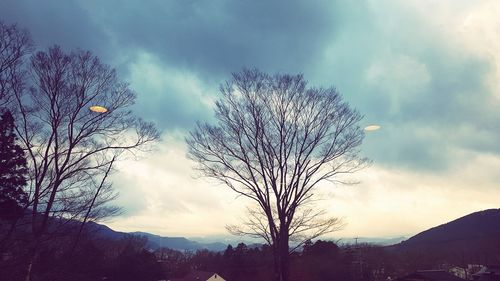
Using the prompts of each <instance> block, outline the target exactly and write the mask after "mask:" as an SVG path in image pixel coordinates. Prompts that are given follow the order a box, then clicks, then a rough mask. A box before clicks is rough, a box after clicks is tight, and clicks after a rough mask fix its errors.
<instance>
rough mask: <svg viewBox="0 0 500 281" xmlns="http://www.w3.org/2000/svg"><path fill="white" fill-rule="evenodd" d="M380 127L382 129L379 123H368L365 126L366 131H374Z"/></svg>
mask: <svg viewBox="0 0 500 281" xmlns="http://www.w3.org/2000/svg"><path fill="white" fill-rule="evenodd" d="M378 129H380V126H379V125H368V126H366V127H365V131H366V132H373V131H376V130H378Z"/></svg>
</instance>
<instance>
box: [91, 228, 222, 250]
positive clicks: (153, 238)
mask: <svg viewBox="0 0 500 281" xmlns="http://www.w3.org/2000/svg"><path fill="white" fill-rule="evenodd" d="M87 230H88V231H90V232H91V233H93V234H94V235H97V236H100V237H103V238H106V239H112V240H120V239H123V238H125V237H127V236H130V235H133V236H142V237H146V238H147V239H148V242H147V247H148V248H149V249H151V250H156V249H159V248H160V247H165V248H170V249H173V250H179V251H196V250H202V249H207V250H210V251H223V250H225V249H226V248H227V244H224V243H219V242H213V243H200V242H197V241H193V240H189V239H187V238H184V237H164V236H159V235H155V234H151V233H147V232H129V233H127V232H119V231H114V230H113V229H111V228H109V227H107V226H105V225H102V224H98V223H94V222H89V223H88V224H87Z"/></svg>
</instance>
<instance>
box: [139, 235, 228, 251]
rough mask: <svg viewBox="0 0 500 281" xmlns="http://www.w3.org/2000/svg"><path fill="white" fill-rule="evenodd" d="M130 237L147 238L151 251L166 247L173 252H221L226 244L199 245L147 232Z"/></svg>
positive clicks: (180, 238) (179, 238)
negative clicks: (202, 250)
mask: <svg viewBox="0 0 500 281" xmlns="http://www.w3.org/2000/svg"><path fill="white" fill-rule="evenodd" d="M130 234H131V235H135V236H144V237H146V238H148V247H150V248H151V249H158V248H161V247H166V248H170V249H174V250H201V249H207V250H210V251H223V250H225V249H226V248H227V244H224V243H219V242H214V243H200V242H197V241H192V240H189V239H187V238H184V237H164V236H159V235H155V234H151V233H147V232H131V233H130Z"/></svg>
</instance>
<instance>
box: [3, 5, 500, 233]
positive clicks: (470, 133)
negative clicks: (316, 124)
mask: <svg viewBox="0 0 500 281" xmlns="http://www.w3.org/2000/svg"><path fill="white" fill-rule="evenodd" d="M498 14H500V2H499V1H496V0H492V1H486V0H484V1H483V0H477V1H469V0H440V1H431V0H399V1H396V0H393V1H391V0H360V1H348V0H339V1H296V0H290V1H286V2H285V1H260V0H259V1H256V0H253V1H246V0H242V1H229V0H199V1H198V0H182V1H181V0H177V1H174V0H151V1H118V0H110V1H98V0H86V1H83V0H82V1H74V0H68V1H55V0H48V1H36V0H26V1H8V0H0V19H1V20H3V21H4V22H7V23H18V24H19V26H21V27H24V28H27V29H28V30H29V31H30V32H31V34H32V37H33V39H34V42H35V43H36V45H37V48H39V49H42V50H43V49H46V48H48V47H49V46H51V45H53V44H58V45H60V46H61V47H62V48H64V49H66V50H74V49H76V48H79V49H84V50H90V51H91V52H93V53H94V54H96V55H98V56H99V57H100V58H101V59H102V60H103V61H104V62H105V63H107V64H109V65H111V66H112V67H114V68H116V70H117V72H118V74H119V76H120V78H121V79H122V80H123V81H127V82H129V83H130V86H131V88H132V89H133V90H134V91H136V92H137V96H138V97H137V102H136V104H135V105H134V108H133V110H134V111H135V112H136V114H137V115H138V116H141V117H142V118H144V119H146V120H148V121H152V122H154V123H156V125H157V126H158V128H159V129H161V130H162V138H161V141H160V142H159V143H158V145H157V147H156V149H155V151H154V152H151V153H149V154H146V155H144V156H143V157H142V158H141V159H140V160H139V161H132V160H127V161H122V162H120V163H119V165H118V167H117V168H118V171H117V172H116V173H115V174H114V175H113V177H112V181H113V184H114V187H115V188H116V189H117V190H118V191H119V193H120V197H119V198H118V199H117V201H116V204H117V205H120V206H122V207H123V210H124V212H123V214H122V215H120V216H118V217H115V218H112V219H110V220H108V221H106V222H105V223H106V224H107V225H109V226H110V227H112V228H113V229H115V230H121V231H147V232H151V233H155V234H160V235H167V236H187V237H210V236H214V235H226V234H227V233H226V230H225V225H227V224H234V223H238V222H239V221H240V219H241V218H242V217H244V212H243V211H244V210H245V207H246V206H248V204H249V202H248V201H247V200H245V199H244V198H240V197H237V196H236V194H234V193H232V192H231V191H230V190H229V189H228V188H226V187H225V186H222V185H216V184H214V183H213V182H210V181H208V180H206V179H203V178H199V177H197V176H196V173H195V171H194V170H193V165H194V163H192V162H190V160H188V159H187V157H186V145H185V143H184V137H185V136H186V134H187V133H188V132H189V131H190V130H192V129H193V128H194V124H195V122H196V121H197V120H199V121H208V122H211V121H213V120H214V117H213V103H214V101H215V100H217V98H218V95H219V92H218V85H219V84H220V83H222V82H224V81H225V80H227V79H229V78H230V75H231V73H232V72H237V71H240V70H241V69H243V68H245V67H250V68H252V67H256V68H259V69H260V70H262V71H265V72H269V73H277V72H279V73H291V74H296V73H302V74H304V77H305V78H306V79H307V80H308V81H309V85H311V86H317V87H330V86H335V87H336V88H337V89H338V91H339V92H340V93H341V94H342V95H343V97H344V99H345V100H346V101H348V102H349V103H350V104H351V106H353V107H355V108H357V109H358V110H359V111H360V112H361V113H362V114H363V115H364V116H365V117H364V119H363V121H362V122H361V125H362V126H366V125H369V124H372V123H376V124H379V125H381V127H382V128H381V129H380V130H378V131H375V132H371V133H367V134H366V136H365V140H364V143H363V145H362V147H361V150H362V154H363V155H364V156H366V157H368V158H370V159H371V160H372V161H373V163H372V165H371V166H370V167H368V168H366V169H364V170H363V171H361V172H359V173H356V174H354V175H352V179H353V180H357V181H359V184H357V185H349V186H345V185H333V184H326V185H323V186H321V188H320V189H319V190H318V191H317V196H318V197H317V198H319V199H320V200H318V202H317V204H318V205H320V206H321V207H323V208H325V209H327V210H328V212H329V214H330V215H332V216H337V217H340V218H342V219H343V220H344V221H345V222H346V227H345V228H344V229H343V230H341V231H339V232H337V233H335V234H333V235H334V236H335V237H397V236H401V235H404V236H410V235H413V234H416V233H418V232H420V231H423V230H425V229H427V228H430V227H433V226H436V225H439V224H442V223H445V222H447V221H450V220H453V219H456V218H458V217H461V216H463V215H466V214H468V213H471V212H475V211H479V210H483V209H489V208H498V207H499V205H500V192H498V190H499V188H500V172H499V170H500V110H499V108H500V68H499V67H500V32H498V31H499V30H500V18H499V17H498Z"/></svg>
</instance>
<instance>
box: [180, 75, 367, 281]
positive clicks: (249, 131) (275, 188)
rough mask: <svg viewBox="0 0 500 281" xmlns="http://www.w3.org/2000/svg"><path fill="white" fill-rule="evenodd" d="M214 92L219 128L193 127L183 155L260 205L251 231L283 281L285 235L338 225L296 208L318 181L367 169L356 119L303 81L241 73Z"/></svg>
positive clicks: (333, 94) (330, 92)
mask: <svg viewBox="0 0 500 281" xmlns="http://www.w3.org/2000/svg"><path fill="white" fill-rule="evenodd" d="M220 91H221V94H222V97H221V99H220V100H219V101H217V102H216V105H215V116H216V118H217V120H218V123H217V124H216V125H210V124H201V123H200V124H198V126H197V128H196V129H195V130H194V131H192V132H191V133H190V135H189V137H188V138H187V139H186V141H187V144H188V147H189V151H188V156H189V157H190V158H191V159H193V160H194V161H195V162H197V164H198V169H199V171H200V172H201V173H202V175H204V176H207V177H210V178H213V179H215V180H217V181H219V182H221V183H224V184H225V185H227V186H228V187H229V188H231V189H232V190H233V191H235V192H236V193H238V194H239V195H241V196H244V197H247V198H250V199H252V200H253V201H254V202H255V203H256V204H257V205H258V208H259V210H258V211H255V213H253V214H252V213H251V217H250V221H251V225H250V226H251V227H257V228H258V229H255V231H254V233H255V232H257V233H261V234H265V236H264V238H265V239H266V240H267V241H269V242H270V244H271V246H272V249H273V253H274V271H275V280H280V281H286V280H288V279H289V278H288V271H289V268H288V267H289V250H290V249H289V241H290V237H291V235H294V234H300V233H301V232H305V231H306V230H305V229H309V228H315V227H318V229H322V228H323V229H325V228H326V229H328V226H329V225H332V224H333V225H335V224H336V222H335V221H328V220H325V221H323V222H316V223H315V222H314V221H313V219H314V218H315V217H316V215H317V214H316V213H314V211H308V210H307V209H304V210H302V211H300V210H299V209H300V207H301V206H304V204H305V203H307V202H308V201H309V199H311V198H312V196H313V191H314V189H315V188H316V187H317V186H318V184H319V183H320V182H323V181H331V182H338V181H340V179H339V177H338V176H339V175H340V174H346V173H352V172H355V171H357V170H359V169H361V168H362V167H363V166H364V165H365V164H366V163H367V161H366V159H364V158H361V157H359V149H358V147H359V145H360V144H361V142H362V140H363V137H364V133H363V131H362V130H361V129H360V127H359V126H358V125H357V124H358V122H359V121H360V120H361V118H362V117H361V115H360V114H359V113H358V112H357V111H355V110H353V109H351V108H350V107H349V105H348V104H347V103H345V102H343V101H342V98H341V96H340V94H339V93H338V92H337V91H336V90H335V89H334V88H328V89H323V88H308V87H307V83H306V81H305V80H304V78H303V77H302V75H274V76H270V75H267V74H265V73H262V72H259V71H258V70H244V71H242V72H241V73H235V74H233V76H232V80H231V81H228V82H226V83H225V84H223V85H222V86H221V89H220ZM252 216H253V217H252ZM262 216H265V220H262ZM252 220H253V222H252ZM259 228H260V229H259ZM309 230H312V229H309ZM320 232H321V231H320Z"/></svg>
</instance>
